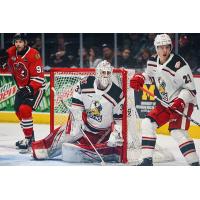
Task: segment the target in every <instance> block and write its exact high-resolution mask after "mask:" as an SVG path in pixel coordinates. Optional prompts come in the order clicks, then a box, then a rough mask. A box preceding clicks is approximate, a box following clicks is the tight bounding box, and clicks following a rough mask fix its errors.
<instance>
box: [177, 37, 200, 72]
mask: <svg viewBox="0 0 200 200" xmlns="http://www.w3.org/2000/svg"><path fill="white" fill-rule="evenodd" d="M179 54H180V55H181V56H183V57H184V58H185V60H186V61H187V62H188V64H189V65H190V67H191V69H192V70H194V69H196V68H197V67H198V60H197V58H198V55H197V51H196V50H195V49H194V48H193V46H192V40H190V39H189V37H188V36H187V35H185V34H183V35H181V36H180V38H179Z"/></svg>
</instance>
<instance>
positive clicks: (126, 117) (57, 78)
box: [50, 68, 171, 163]
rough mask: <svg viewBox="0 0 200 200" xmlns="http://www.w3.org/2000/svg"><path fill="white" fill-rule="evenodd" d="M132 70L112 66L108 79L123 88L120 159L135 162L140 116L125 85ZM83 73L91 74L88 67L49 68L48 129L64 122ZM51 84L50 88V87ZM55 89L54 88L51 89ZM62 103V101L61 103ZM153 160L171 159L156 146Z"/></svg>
mask: <svg viewBox="0 0 200 200" xmlns="http://www.w3.org/2000/svg"><path fill="white" fill-rule="evenodd" d="M133 74H134V70H126V69H114V70H113V76H112V81H113V82H114V83H115V84H116V85H118V86H119V87H120V88H122V90H123V95H124V97H125V102H124V106H123V118H122V136H123V139H124V143H123V147H122V153H121V159H122V162H123V163H127V162H131V163H134V162H136V163H137V162H138V159H139V157H140V154H141V128H140V119H139V117H138V115H137V110H136V109H135V100H134V91H133V89H131V88H130V87H129V82H130V78H131V77H132V76H133ZM86 76H95V69H92V68H54V69H51V71H50V131H53V130H54V129H55V128H56V127H58V126H60V125H64V124H66V122H67V119H68V116H69V115H68V113H69V110H68V109H67V107H70V106H71V98H72V95H73V92H74V89H75V87H76V84H77V83H78V82H79V81H80V80H81V79H82V78H84V77H86ZM52 88H54V89H52ZM54 91H55V92H54ZM63 104H65V105H66V106H65V105H63ZM157 149H159V150H157V152H158V153H157V155H156V158H155V159H154V160H158V162H160V161H161V162H162V161H166V160H171V156H169V155H167V157H166V155H164V154H166V152H167V151H162V149H161V148H160V147H159V148H157Z"/></svg>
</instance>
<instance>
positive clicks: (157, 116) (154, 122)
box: [130, 34, 199, 166]
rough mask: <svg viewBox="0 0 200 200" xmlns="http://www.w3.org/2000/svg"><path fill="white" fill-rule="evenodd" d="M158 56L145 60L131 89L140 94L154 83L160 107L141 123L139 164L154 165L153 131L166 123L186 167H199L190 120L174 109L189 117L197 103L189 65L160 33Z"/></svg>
mask: <svg viewBox="0 0 200 200" xmlns="http://www.w3.org/2000/svg"><path fill="white" fill-rule="evenodd" d="M154 45H155V48H156V52H157V55H155V56H152V57H151V58H150V59H149V60H148V61H147V68H146V70H145V72H144V73H142V74H135V75H134V76H133V78H132V79H131V82H130V86H131V87H132V88H133V89H135V90H136V91H139V90H140V88H141V87H142V86H143V84H144V83H152V82H153V81H154V82H155V84H156V87H157V88H158V91H159V93H160V95H161V97H162V100H163V101H164V102H166V103H168V104H169V105H170V106H169V108H166V107H164V106H163V105H162V104H158V105H156V106H155V108H154V109H153V110H151V111H150V112H149V113H148V114H147V116H146V118H145V119H143V121H142V162H141V163H140V165H143V166H148V165H153V160H152V155H153V152H154V148H155V144H156V128H158V127H160V126H162V125H164V124H166V123H167V122H169V131H170V133H171V136H172V137H173V138H174V139H175V140H176V141H177V143H178V145H179V148H180V151H181V153H182V155H183V156H184V157H185V160H186V161H187V163H188V164H189V165H194V166H195V165H199V158H198V156H197V153H196V149H195V145H194V142H193V140H192V139H191V138H189V136H188V129H189V126H190V121H189V120H187V119H186V118H185V117H183V116H181V115H179V114H177V113H176V112H175V110H178V111H180V112H182V113H185V114H186V115H187V116H188V117H190V116H191V115H192V112H193V108H194V105H195V104H196V89H195V85H194V80H193V75H192V73H191V70H190V67H189V65H188V63H187V62H186V61H185V60H184V59H183V58H182V57H181V56H179V55H176V54H174V53H172V52H171V51H172V41H171V38H170V37H169V36H168V35H167V34H159V35H157V36H156V38H155V40H154Z"/></svg>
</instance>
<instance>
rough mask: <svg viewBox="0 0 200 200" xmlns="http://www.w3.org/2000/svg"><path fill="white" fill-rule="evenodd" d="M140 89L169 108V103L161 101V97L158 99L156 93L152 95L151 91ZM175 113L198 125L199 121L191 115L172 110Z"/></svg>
mask: <svg viewBox="0 0 200 200" xmlns="http://www.w3.org/2000/svg"><path fill="white" fill-rule="evenodd" d="M140 89H141V90H142V91H144V92H146V93H147V94H149V95H150V96H152V97H154V98H155V99H156V100H157V101H159V102H160V103H162V104H163V105H164V106H165V107H166V108H169V107H170V106H169V104H168V103H166V102H164V101H162V100H161V99H159V98H158V97H157V96H156V95H154V94H153V93H151V92H150V91H149V90H147V89H145V88H143V87H140ZM174 111H175V112H176V113H178V114H179V115H181V116H183V117H185V118H186V119H188V120H190V121H191V122H193V123H194V124H196V125H197V126H200V123H199V122H197V121H196V120H194V119H192V118H191V117H189V116H187V115H186V114H184V113H182V112H180V111H178V110H174Z"/></svg>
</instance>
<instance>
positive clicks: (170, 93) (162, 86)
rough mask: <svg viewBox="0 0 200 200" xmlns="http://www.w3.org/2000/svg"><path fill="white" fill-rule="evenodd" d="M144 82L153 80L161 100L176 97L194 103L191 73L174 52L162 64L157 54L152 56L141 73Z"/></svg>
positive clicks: (170, 99)
mask: <svg viewBox="0 0 200 200" xmlns="http://www.w3.org/2000/svg"><path fill="white" fill-rule="evenodd" d="M143 75H144V76H145V80H146V82H150V83H152V82H153V81H155V84H156V87H157V88H158V91H159V93H160V95H161V97H162V100H163V101H165V102H167V103H171V102H172V101H173V100H174V99H175V98H176V97H179V98H181V99H183V100H184V102H185V103H193V104H196V89H195V85H194V80H193V75H192V72H191V69H190V67H189V65H188V63H187V62H186V61H185V60H184V59H183V58H182V57H181V56H178V55H176V54H173V53H171V54H170V56H169V58H168V60H167V61H166V62H165V63H164V64H163V65H162V64H160V63H159V58H158V56H157V55H156V56H152V57H151V58H150V59H149V60H148V62H147V68H146V71H145V72H144V73H143Z"/></svg>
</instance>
